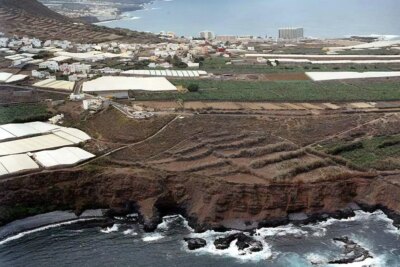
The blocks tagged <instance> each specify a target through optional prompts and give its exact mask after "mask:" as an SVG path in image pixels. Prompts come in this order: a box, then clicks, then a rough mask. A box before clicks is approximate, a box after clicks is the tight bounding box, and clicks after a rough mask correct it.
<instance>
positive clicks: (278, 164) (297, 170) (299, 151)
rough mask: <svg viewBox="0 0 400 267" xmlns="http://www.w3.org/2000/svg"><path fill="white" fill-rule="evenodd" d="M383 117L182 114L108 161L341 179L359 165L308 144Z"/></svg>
mask: <svg viewBox="0 0 400 267" xmlns="http://www.w3.org/2000/svg"><path fill="white" fill-rule="evenodd" d="M383 116H384V115H383V114H361V115H360V114H353V115H351V114H346V115H334V116H298V117H290V116H287V117H285V116H283V117H282V116H280V117H273V116H271V117H269V116H258V117H257V116H239V117H236V116H224V115H222V116H217V115H198V116H185V117H183V118H180V119H178V120H175V121H173V122H172V123H171V124H170V125H169V126H168V127H167V128H166V129H165V131H163V132H162V133H160V135H158V136H156V137H155V138H153V139H151V140H148V141H146V142H143V143H140V144H137V145H134V146H132V147H130V148H127V149H123V150H121V151H118V152H117V153H114V154H113V155H112V156H110V157H108V160H109V161H110V164H124V166H129V164H134V163H140V164H141V166H148V167H149V168H151V169H153V170H159V173H171V172H178V173H185V174H187V175H188V176H189V175H200V176H203V177H212V178H213V179H222V180H224V181H227V182H230V183H236V182H242V183H243V182H248V183H250V184H265V183H269V182H273V181H297V182H305V181H307V182H313V181H320V180H328V179H342V178H345V177H352V176H354V175H358V173H359V169H357V168H353V166H352V165H347V164H346V163H345V162H343V161H342V162H340V161H334V160H332V159H331V158H330V156H329V155H326V154H322V155H319V154H318V153H314V150H313V149H309V148H308V146H309V145H310V144H313V143H314V142H319V141H320V140H324V139H326V138H329V137H330V136H334V135H337V134H338V133H340V132H343V131H347V130H349V129H353V128H355V127H358V126H359V125H362V124H365V123H368V122H369V121H371V120H375V119H378V118H380V117H383ZM381 127H382V128H384V127H383V126H382V125H381ZM390 127H392V126H390ZM139 128H140V127H139ZM137 131H141V130H139V129H138V127H137V128H136V129H134V130H132V131H131V134H132V135H134V134H135V133H136V132H137Z"/></svg>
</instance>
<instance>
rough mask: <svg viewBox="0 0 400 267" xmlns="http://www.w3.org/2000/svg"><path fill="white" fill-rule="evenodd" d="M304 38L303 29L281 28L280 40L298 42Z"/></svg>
mask: <svg viewBox="0 0 400 267" xmlns="http://www.w3.org/2000/svg"><path fill="white" fill-rule="evenodd" d="M302 38H304V29H303V28H281V29H279V39H281V40H298V39H302Z"/></svg>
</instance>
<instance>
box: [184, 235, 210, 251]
mask: <svg viewBox="0 0 400 267" xmlns="http://www.w3.org/2000/svg"><path fill="white" fill-rule="evenodd" d="M184 240H185V241H186V243H187V244H188V248H189V249H190V250H196V249H199V248H202V247H205V246H206V245H207V241H206V240H204V239H202V238H184Z"/></svg>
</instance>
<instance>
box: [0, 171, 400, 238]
mask: <svg viewBox="0 0 400 267" xmlns="http://www.w3.org/2000/svg"><path fill="white" fill-rule="evenodd" d="M399 193H400V186H399V185H398V184H393V183H391V182H390V179H389V178H379V177H362V176H359V177H352V178H349V179H345V180H341V181H323V182H315V183H307V184H304V183H271V184H266V185H250V184H246V183H228V182H223V181H218V180H212V179H209V178H207V177H201V176H185V175H184V174H182V175H181V174H178V175H177V174H168V173H164V174H159V173H157V172H154V171H151V170H147V169H141V168H135V169H132V168H119V169H114V168H104V169H101V170H100V171H99V170H96V171H93V170H85V169H78V170H71V171H57V172H46V173H38V174H32V175H26V176H24V177H19V178H14V179H10V180H8V181H2V182H1V183H0V199H1V202H0V224H5V223H7V222H9V221H11V220H13V219H16V217H19V216H20V217H22V216H27V215H29V214H27V213H29V212H34V211H32V208H33V207H41V209H39V211H40V212H44V211H49V210H56V209H72V210H75V211H76V212H77V213H79V212H82V211H83V210H85V209H90V208H107V209H110V212H111V213H110V214H126V213H130V212H139V214H140V215H141V218H142V222H143V223H144V225H145V227H146V229H147V230H153V229H154V228H155V227H156V225H157V224H158V223H159V222H160V220H161V216H163V215H166V214H171V213H179V214H182V215H184V216H185V217H187V218H188V220H189V223H190V225H191V226H192V227H193V228H195V229H196V230H197V231H202V230H205V229H222V230H223V229H227V228H235V229H244V228H246V227H247V228H256V227H258V226H265V225H270V226H273V225H277V224H283V223H287V222H288V215H289V214H291V213H296V212H304V213H305V214H307V215H313V217H309V218H326V217H324V216H325V215H330V216H335V215H338V214H345V212H346V208H348V205H349V203H352V202H357V203H360V204H361V205H363V204H365V205H366V206H369V207H371V206H379V207H386V208H388V209H390V210H392V211H394V212H397V213H400V202H399V200H398V198H396V196H398V195H399ZM24 207H30V208H29V209H28V208H27V209H25V210H24V209H23V208H24ZM16 210H17V211H19V213H18V212H17V211H16ZM340 210H341V212H338V211H340ZM347 211H348V212H350V211H349V210H348V209H347ZM24 213H25V214H24ZM323 214H325V215H323ZM316 215H318V216H316Z"/></svg>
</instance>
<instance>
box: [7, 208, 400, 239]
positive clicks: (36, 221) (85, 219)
mask: <svg viewBox="0 0 400 267" xmlns="http://www.w3.org/2000/svg"><path fill="white" fill-rule="evenodd" d="M351 206H352V207H353V208H349V209H346V210H341V211H337V212H334V213H323V214H320V213H317V214H311V215H310V216H309V217H308V218H307V219H301V220H298V219H290V218H289V216H288V217H286V218H282V219H280V220H279V219H276V220H264V221H262V222H260V223H259V224H258V225H257V227H251V228H248V229H237V228H220V227H219V228H201V229H199V228H198V227H197V225H195V224H193V221H194V220H190V218H188V217H185V216H183V215H181V214H169V215H165V216H163V217H161V218H160V220H159V221H158V223H157V224H155V227H153V228H149V227H146V223H145V222H144V221H143V216H142V215H140V214H137V213H128V212H127V213H124V214H122V213H119V214H117V213H114V212H113V211H112V210H106V209H97V210H86V211H84V212H83V213H82V214H80V215H76V214H75V213H74V212H73V211H60V210H58V211H52V212H48V213H44V214H38V215H35V216H29V217H26V218H24V219H19V220H15V221H12V222H10V223H8V224H6V225H3V226H1V227H0V245H2V244H4V243H7V242H9V241H12V240H15V239H19V238H22V237H24V236H25V235H28V234H32V233H35V232H38V231H44V230H47V229H51V228H58V227H62V226H65V225H73V224H74V225H78V226H79V227H83V228H91V227H100V228H102V229H107V228H111V227H112V226H113V225H114V224H118V223H121V222H123V223H125V224H139V225H141V226H142V227H143V230H144V231H145V232H146V233H154V232H155V231H156V229H158V227H159V226H160V225H162V224H163V221H164V218H168V217H171V216H172V217H174V216H181V218H183V219H185V220H186V221H187V224H188V227H189V228H190V229H192V230H193V232H194V233H205V232H206V231H215V232H217V233H229V232H232V231H238V232H243V233H250V234H254V233H255V232H256V231H257V230H260V229H263V228H277V227H285V226H289V225H294V226H308V225H313V224H318V223H323V222H327V221H329V220H332V219H334V220H338V221H341V220H347V219H352V218H355V217H356V212H357V211H361V212H365V213H368V214H373V213H376V212H379V211H381V212H382V213H383V214H384V215H385V216H387V218H388V219H389V220H391V221H392V223H391V224H392V225H393V226H394V227H395V228H396V229H398V230H400V214H398V213H395V212H394V211H391V210H388V209H386V208H385V207H382V206H379V205H378V206H368V205H361V206H358V205H357V204H355V203H352V204H351ZM102 231H103V230H102ZM104 231H106V230H104Z"/></svg>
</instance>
